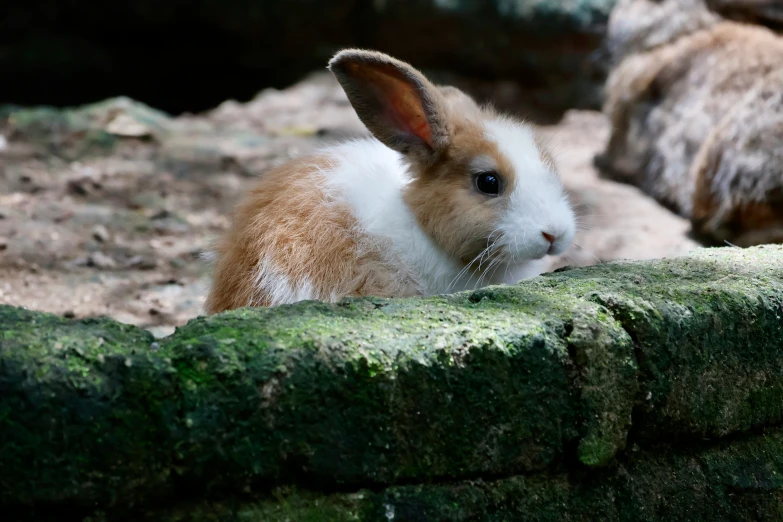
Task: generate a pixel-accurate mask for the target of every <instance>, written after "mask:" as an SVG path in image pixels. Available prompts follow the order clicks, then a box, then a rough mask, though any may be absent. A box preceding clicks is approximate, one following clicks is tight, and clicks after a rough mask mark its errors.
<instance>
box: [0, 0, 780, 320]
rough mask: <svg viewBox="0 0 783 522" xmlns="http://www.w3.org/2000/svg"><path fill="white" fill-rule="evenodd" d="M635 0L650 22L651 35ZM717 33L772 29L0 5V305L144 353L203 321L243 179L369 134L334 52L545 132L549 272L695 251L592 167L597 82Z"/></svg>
mask: <svg viewBox="0 0 783 522" xmlns="http://www.w3.org/2000/svg"><path fill="white" fill-rule="evenodd" d="M651 3H652V4H656V5H658V4H660V6H659V7H660V8H661V9H663V11H658V16H659V17H660V18H659V19H658V20H663V21H666V24H658V25H654V24H653V25H651V22H652V21H653V20H655V18H651V17H650V14H649V10H648V8H649V7H650V5H648V4H651ZM694 6H695V7H694ZM667 9H668V11H666V10H667ZM613 10H614V11H613ZM613 13H614V14H613ZM727 16H730V17H733V18H736V19H737V20H742V21H745V22H748V23H752V24H754V25H755V24H766V25H768V26H769V27H771V28H773V29H775V28H776V27H777V24H779V23H780V22H781V20H783V18H782V17H781V16H780V6H779V2H774V1H770V2H765V1H764V0H753V1H751V0H748V1H745V2H743V1H740V0H735V1H730V0H722V1H719V0H713V1H710V2H705V1H704V0H682V1H678V2H672V1H671V0H662V1H658V2H652V0H620V1H619V2H616V1H615V0H564V1H558V2H555V1H552V0H492V1H483V0H482V1H479V0H398V1H393V0H373V1H366V2H359V1H351V0H334V1H329V2H326V1H312V0H310V1H308V0H286V1H283V0H278V1H272V0H224V1H222V2H215V1H213V0H201V1H195V2H182V1H174V0H173V1H170V2H151V1H149V0H130V1H128V2H120V3H117V2H113V3H111V2H110V3H103V4H95V5H93V4H85V3H82V2H75V1H73V0H57V1H54V0H28V1H27V2H24V3H22V2H6V3H4V4H3V5H2V6H0V78H2V79H3V80H2V81H0V105H1V107H0V303H9V304H14V305H20V306H27V307H29V308H33V309H38V310H46V311H52V312H56V313H60V314H66V315H68V316H77V317H84V316H93V315H103V314H106V315H111V316H113V317H115V318H117V319H119V320H121V321H125V322H129V323H133V324H138V325H142V326H144V327H147V328H149V329H150V330H152V331H153V332H154V333H156V334H159V335H164V334H167V333H169V332H171V331H172V330H173V328H174V327H175V326H176V325H180V324H183V323H184V322H186V321H187V320H188V319H190V318H192V317H194V316H196V315H198V314H199V313H201V305H202V302H203V296H204V292H205V288H206V284H207V281H208V279H207V277H208V266H207V264H206V263H205V262H204V261H203V260H202V259H201V254H202V253H203V252H204V251H205V250H207V249H209V247H210V245H211V244H212V242H213V241H214V239H215V238H216V237H217V236H218V235H219V234H220V233H221V232H222V231H224V230H225V229H226V227H227V226H228V223H229V219H230V213H231V209H232V207H233V205H234V203H235V202H236V200H237V198H238V197H239V195H240V194H241V193H242V192H243V191H245V190H247V188H248V187H249V186H250V185H251V184H252V182H253V179H254V178H255V177H256V176H259V175H263V172H264V171H265V170H266V169H268V168H269V167H271V166H273V165H275V164H277V163H279V162H282V161H285V160H287V159H288V158H290V157H293V156H296V155H299V154H303V153H306V152H308V151H309V150H311V149H312V148H314V147H316V146H318V145H321V144H324V143H328V142H330V141H331V140H335V139H340V138H344V137H347V136H358V135H363V134H366V130H365V129H364V128H363V127H362V125H361V124H360V122H359V121H358V118H357V117H356V116H355V114H354V113H353V111H352V109H351V107H350V105H348V102H347V100H346V99H345V96H344V94H343V93H342V91H341V90H340V88H339V86H338V85H337V83H336V82H335V81H334V79H333V78H332V77H331V76H330V75H329V74H327V73H326V72H325V64H326V62H327V60H328V58H329V57H330V56H331V55H332V53H334V52H335V51H336V50H337V49H339V48H341V47H345V46H360V47H367V48H375V49H379V50H381V51H384V52H388V53H391V54H393V55H395V56H397V57H399V58H401V59H404V60H407V61H410V62H411V63H413V64H414V65H415V66H417V67H420V68H422V69H423V70H424V71H425V72H426V73H428V74H430V75H431V76H432V77H433V78H434V79H436V80H437V81H439V82H445V83H452V84H454V85H457V86H459V87H461V88H463V89H465V90H467V91H468V92H470V93H471V94H473V95H474V96H476V97H477V98H479V99H480V100H482V101H492V102H493V103H495V105H497V106H498V107H500V108H502V109H504V110H507V111H511V112H513V113H515V114H518V115H520V116H522V117H525V118H527V119H529V120H530V121H532V122H534V123H535V124H537V125H538V126H539V127H540V130H541V132H542V133H543V134H544V135H545V136H546V137H547V139H549V141H550V143H551V144H552V146H553V147H554V152H555V155H556V157H557V161H558V163H559V166H560V169H561V171H562V173H563V177H564V181H565V184H566V186H567V189H568V190H569V192H570V194H571V195H572V199H573V201H574V204H575V205H576V208H577V213H578V214H579V216H580V221H581V229H582V230H581V231H580V233H579V234H578V237H577V239H576V244H575V245H574V247H573V248H572V250H571V251H569V252H568V253H567V254H566V255H564V256H561V257H560V258H558V259H555V260H553V262H552V268H556V267H558V266H562V265H565V264H572V265H586V264H592V263H598V262H601V261H605V260H610V259H617V258H631V259H644V258H653V257H666V256H674V255H678V254H680V253H683V252H685V251H687V250H689V249H692V248H694V247H696V246H698V243H697V242H696V241H694V240H693V239H692V238H691V237H690V232H691V223H690V222H689V220H688V217H687V216H682V215H678V214H677V213H675V212H672V211H670V210H667V208H665V207H664V206H663V205H662V204H660V203H659V202H658V201H656V199H654V197H653V196H654V194H653V196H650V195H648V193H650V191H649V190H647V189H646V188H645V187H644V184H643V183H635V184H636V185H638V186H639V187H641V188H637V186H634V182H633V180H628V179H624V180H622V181H623V182H624V183H619V182H617V181H613V180H611V179H608V178H605V177H603V176H602V175H599V172H598V171H597V170H596V168H595V167H594V159H595V157H596V156H597V155H600V154H601V153H604V152H606V145H607V143H608V141H609V139H610V135H611V131H612V126H611V125H610V123H609V120H608V119H607V117H606V116H604V115H603V114H602V113H601V112H600V111H601V107H602V105H603V104H604V98H605V95H604V82H605V81H606V78H607V75H609V74H610V72H611V71H612V70H613V69H614V68H615V67H617V66H618V64H619V63H621V62H622V60H623V59H624V58H626V57H627V56H630V55H632V54H635V53H639V52H643V51H647V50H650V49H653V48H656V47H657V46H661V45H666V44H667V42H668V41H669V40H667V38H670V37H671V35H673V34H679V33H681V32H682V33H686V32H688V31H691V30H693V28H698V27H703V26H705V27H706V26H707V25H709V24H713V23H715V22H716V20H722V19H723V18H724V17H727ZM610 17H611V18H610ZM610 20H611V22H612V24H611V25H612V27H614V28H615V29H614V31H610V32H611V35H610V36H611V37H610V38H608V39H607V27H608V26H609V22H610ZM660 34H664V35H665V37H661V36H660ZM640 35H641V37H640ZM640 42H641V45H639V44H640ZM686 87H687V86H686ZM599 164H600V162H599Z"/></svg>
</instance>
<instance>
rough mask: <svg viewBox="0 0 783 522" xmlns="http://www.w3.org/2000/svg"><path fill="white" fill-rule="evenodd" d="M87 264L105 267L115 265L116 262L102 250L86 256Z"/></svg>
mask: <svg viewBox="0 0 783 522" xmlns="http://www.w3.org/2000/svg"><path fill="white" fill-rule="evenodd" d="M87 266H94V267H95V268H103V269H106V268H114V267H116V266H117V263H116V262H115V261H114V259H112V258H111V257H109V256H107V255H106V254H104V253H102V252H94V253H92V254H90V255H89V256H88V257H87Z"/></svg>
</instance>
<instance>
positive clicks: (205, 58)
mask: <svg viewBox="0 0 783 522" xmlns="http://www.w3.org/2000/svg"><path fill="white" fill-rule="evenodd" d="M614 3H615V0H582V1H574V0H571V1H567V2H560V1H555V0H492V1H476V0H451V1H433V0H409V1H406V2H391V1H385V0H379V1H373V2H356V1H353V0H339V1H336V2H328V3H313V2H311V1H304V0H293V1H291V0H286V1H283V0H265V1H263V2H258V1H255V0H252V1H251V0H232V1H230V2H216V1H214V0H211V1H207V2H201V3H199V4H198V5H194V4H192V3H191V2H184V1H183V0H179V1H177V0H174V1H172V2H169V3H167V4H166V5H165V6H163V5H157V4H156V5H152V4H148V3H146V2H144V1H140V0H132V1H130V2H128V3H123V4H118V5H113V6H105V7H101V8H100V9H97V10H95V9H88V8H87V7H84V6H79V5H73V6H69V7H68V8H67V9H66V8H65V7H63V5H62V4H61V3H58V2H56V1H54V0H30V2H26V3H18V4H14V5H13V6H9V7H8V9H7V11H6V12H4V16H3V17H2V19H0V32H2V34H6V35H8V39H9V41H8V43H7V44H6V45H7V49H8V51H7V52H5V53H3V54H2V55H0V76H3V77H10V76H11V75H13V77H14V78H15V81H14V82H13V83H12V84H9V85H5V86H4V93H5V96H4V97H5V100H0V102H2V101H8V100H14V101H15V102H16V103H21V104H25V105H31V104H38V103H41V102H44V103H54V104H57V105H78V104H81V103H85V102H88V101H91V100H94V99H98V98H103V97H106V96H107V95H110V94H109V93H120V92H122V93H126V94H128V95H129V96H132V97H134V98H136V99H140V100H143V101H145V102H146V103H149V104H151V105H153V106H156V107H163V108H165V109H166V110H168V111H170V112H173V113H176V112H181V111H186V110H190V111H200V110H206V109H208V108H210V107H213V106H215V105H217V104H218V103H220V102H222V101H223V100H225V99H226V98H229V97H237V98H244V99H247V98H249V97H251V96H252V94H253V93H254V92H255V91H257V90H258V89H261V88H263V87H267V86H275V87H282V86H285V85H288V84H290V83H293V82H295V81H297V80H299V79H300V78H301V77H302V76H304V75H305V74H307V73H309V72H310V71H312V70H314V69H323V68H324V67H325V65H326V63H327V61H328V59H329V57H330V56H331V55H332V54H333V53H334V52H335V51H336V50H338V49H339V48H343V47H365V48H377V49H379V50H382V51H384V52H388V53H390V54H393V55H395V56H397V57H399V58H400V59H403V60H406V61H411V62H412V63H414V64H416V65H417V66H420V67H425V68H439V69H447V70H449V71H452V72H455V73H460V74H463V75H467V76H473V77H478V78H482V79H487V80H495V79H498V78H507V79H512V80H515V81H519V82H520V83H522V84H524V85H526V86H527V87H529V89H530V90H531V91H532V95H533V96H535V97H536V99H537V102H539V103H542V104H545V105H547V106H549V107H550V108H551V109H553V110H562V109H564V108H567V107H570V106H580V107H589V106H594V105H595V104H596V103H597V102H598V98H597V96H598V95H599V91H600V85H601V83H602V81H603V76H602V73H601V72H600V70H593V67H592V64H591V60H592V53H593V52H594V51H595V49H596V48H598V46H599V45H600V41H601V37H602V34H603V31H604V26H605V23H606V19H607V17H608V15H609V12H610V10H611V8H612V6H613V5H614ZM41 12H46V13H52V16H48V17H43V18H42V17H38V16H34V15H33V14H34V13H41ZM183 16H184V18H183ZM107 19H111V20H117V21H118V25H117V26H116V29H117V31H120V32H121V33H122V35H123V38H124V40H123V41H126V42H134V41H135V40H143V41H154V42H156V43H155V52H154V53H150V52H148V49H147V48H145V47H144V46H143V45H136V44H134V43H127V44H118V43H117V40H116V39H115V38H114V37H113V36H111V37H110V36H108V35H106V33H105V20H107ZM176 28H180V29H182V30H179V29H176ZM184 28H187V30H185V29H184ZM205 34H209V35H212V36H213V38H212V39H211V40H210V41H209V42H208V43H207V41H206V40H204V39H203V35H205ZM403 35H404V36H403ZM553 41H554V42H555V43H554V44H553ZM172 64H177V66H176V67H172ZM52 78H57V79H58V81H57V89H54V90H53V89H52V88H51V81H52ZM84 78H89V82H85V81H84ZM124 128H125V129H126V130H127V128H128V127H127V126H125V127H124ZM134 128H136V129H141V127H138V126H136V125H135V124H134ZM132 132H133V133H136V132H142V131H141V130H134V131H132Z"/></svg>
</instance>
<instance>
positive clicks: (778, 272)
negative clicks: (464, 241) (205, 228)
mask: <svg viewBox="0 0 783 522" xmlns="http://www.w3.org/2000/svg"><path fill="white" fill-rule="evenodd" d="M781 261H783V247H766V248H754V249H747V250H739V249H728V248H727V249H713V250H704V251H700V252H697V253H695V254H693V255H691V256H688V257H685V258H682V259H676V260H660V261H648V262H636V263H612V264H606V265H600V266H595V267H590V268H584V269H578V270H577V269H572V270H564V271H560V272H557V273H554V274H548V275H546V276H544V277H540V278H535V279H533V280H530V281H525V282H522V283H520V284H519V285H515V286H499V287H490V288H486V289H482V290H480V291H476V292H466V293H462V294H456V295H451V296H441V297H431V298H423V299H369V298H368V299H352V300H346V301H345V302H343V303H340V304H337V305H327V304H323V303H315V302H305V303H299V304H296V305H288V306H280V307H276V308H270V309H255V310H251V309H245V310H236V311H232V312H227V313H224V314H220V315H217V316H212V317H208V318H198V319H196V320H193V321H191V322H190V323H189V324H188V325H186V326H184V327H182V328H179V329H178V330H177V332H176V333H175V334H174V335H172V336H170V337H168V338H166V339H163V340H160V341H158V342H157V343H153V339H152V338H151V336H150V335H149V334H147V333H145V332H143V331H141V330H138V329H136V328H133V327H129V326H125V325H120V324H118V323H116V322H113V321H111V320H108V319H96V320H91V321H67V320H65V319H61V318H57V317H54V316H51V315H46V314H37V313H33V312H28V311H24V310H18V309H14V308H9V307H2V308H0V324H2V325H3V328H2V330H1V331H2V335H1V336H0V422H2V423H4V424H3V426H4V427H5V428H6V429H3V430H0V447H2V448H3V451H0V468H2V469H3V474H2V476H1V477H0V482H2V486H3V487H2V488H0V503H5V504H9V503H10V504H14V505H23V504H28V503H36V504H47V503H49V504H52V505H56V504H57V503H58V502H64V501H68V502H69V505H77V506H94V505H98V506H104V507H107V509H108V508H109V507H111V506H119V507H121V506H128V505H131V504H136V505H142V504H144V503H145V502H152V501H154V500H159V499H160V497H161V496H164V495H166V494H167V491H169V490H168V489H167V488H170V487H173V484H188V485H197V486H198V488H200V490H203V491H205V492H226V491H245V490H252V491H257V489H256V488H258V487H259V486H258V485H259V484H262V485H263V486H262V487H261V488H262V489H263V490H264V491H269V490H270V488H271V487H273V486H276V485H281V484H299V485H302V484H307V485H308V486H309V487H315V488H321V487H329V488H334V487H337V486H339V487H341V488H343V489H346V490H350V489H354V490H356V489H359V488H361V487H363V486H366V485H374V486H377V487H383V488H387V490H388V491H392V490H389V489H388V487H391V486H394V485H396V484H401V483H406V484H426V483H437V484H446V483H451V482H452V481H456V482H459V481H464V480H466V479H468V478H476V477H485V478H486V477H498V476H513V475H519V474H526V475H530V474H534V475H536V476H538V477H550V478H551V480H550V478H541V479H540V480H541V483H540V484H539V485H538V486H536V488H538V487H539V486H540V487H542V488H544V489H546V490H547V491H549V489H547V488H554V490H555V491H561V489H558V488H560V487H561V486H559V485H558V484H561V482H558V480H560V479H557V480H556V479H555V478H556V477H559V476H561V474H562V473H563V471H564V470H566V469H571V468H574V467H575V466H579V467H580V468H579V469H591V468H592V473H594V474H595V475H594V476H596V477H600V476H604V475H606V474H612V473H614V471H613V470H616V469H618V466H624V465H625V464H623V463H624V462H627V461H628V459H629V458H632V457H633V451H630V450H628V449H626V444H627V440H628V437H629V433H632V435H633V440H635V441H636V442H637V443H638V444H639V445H641V447H643V448H645V449H650V448H654V447H656V446H657V445H663V446H664V447H669V446H672V445H676V444H680V443H684V442H687V441H688V440H691V441H697V440H701V439H702V438H705V437H709V438H715V437H722V436H724V435H728V434H732V435H734V436H738V435H740V434H742V433H745V432H749V431H751V430H755V429H759V428H760V427H763V426H767V425H771V424H774V423H779V422H781V420H783V419H782V418H781V406H780V403H781V402H780V400H779V399H780V397H781V396H782V395H783V370H782V369H781V366H780V364H779V361H780V350H781V346H782V345H783V319H782V317H783V304H782V303H783V263H782V262H781ZM632 421H633V425H631V422H632ZM574 449H575V450H576V451H575V452H574V451H573V450H574ZM629 451H630V453H629ZM765 451H766V450H765ZM574 453H575V454H574ZM31 462H33V463H35V464H34V465H30V463H31ZM645 462H646V461H645ZM678 462H679V461H678ZM694 462H695V463H694ZM680 464H682V466H683V470H685V471H683V473H684V475H683V476H685V477H687V476H689V475H688V473H690V472H689V471H687V470H689V469H691V468H693V469H695V470H697V471H698V470H701V469H702V468H703V465H702V464H701V463H700V462H697V461H694V460H693V459H691V458H690V457H689V458H688V459H685V460H682V461H681V462H680ZM666 465H667V466H670V467H673V468H676V465H679V464H678V463H677V462H675V463H669V464H666ZM599 467H602V468H604V469H603V470H597V469H595V468H599ZM667 469H668V468H667ZM650 473H653V472H652V471H651V472H650ZM694 473H696V471H694ZM174 477H176V480H175V479H174ZM694 477H695V475H694ZM531 480H532V479H531ZM585 480H587V479H585ZM694 480H695V478H694ZM525 484H532V482H529V481H526V482H525ZM537 484H538V483H537ZM564 484H565V485H563V486H562V487H564V488H566V490H562V491H565V493H562V494H563V495H566V494H568V495H570V494H571V493H568V491H569V490H568V488H569V487H570V486H569V485H568V483H564ZM561 485H562V484H561ZM411 487H412V486H411ZM422 487H423V486H422ZM515 487H516V486H515ZM519 487H522V486H519ZM524 487H525V488H528V487H530V488H533V486H528V485H526V486H524ZM606 487H609V486H606ZM612 487H614V486H612ZM618 487H619V486H618ZM623 487H624V488H626V489H622V490H617V491H619V492H623V491H625V492H627V491H628V487H630V486H628V487H626V486H623ZM634 487H635V486H634ZM425 489H426V488H425ZM512 489H513V488H512ZM534 489H535V488H534ZM394 491H397V490H394ZM404 491H408V490H406V489H404V488H403V489H401V490H399V492H400V493H399V494H400V495H403V492H404ZM428 491H429V490H428ZM433 491H434V490H433ZM443 491H446V493H443V495H445V496H443V495H442V496H441V497H439V498H442V499H448V498H449V495H451V493H448V492H449V491H451V490H449V489H448V488H447V489H446V490H443ZM466 491H467V490H466ZM469 491H471V492H475V491H476V490H473V489H470V490H469ZM481 491H484V493H481V494H480V495H479V494H478V493H476V495H477V496H475V498H474V497H472V496H471V497H470V498H473V499H474V500H472V501H471V502H474V503H475V505H476V506H481V505H485V503H486V502H489V501H488V500H486V499H487V498H488V497H487V495H490V491H491V492H492V493H491V495H490V496H492V495H495V494H496V492H495V490H494V489H492V488H490V489H488V490H485V489H481ZM514 491H516V490H514ZM526 491H527V490H526ZM531 491H533V490H531ZM536 491H538V490H536ZM590 491H591V493H590V495H596V499H597V500H595V502H596V503H597V504H595V505H593V504H590V506H592V507H590V508H585V510H584V513H585V517H587V516H588V515H589V514H591V512H592V510H593V509H598V510H599V511H600V510H608V511H606V513H610V511H611V509H614V508H615V507H617V506H616V505H614V504H611V503H607V501H606V498H608V497H607V495H609V493H607V491H608V490H604V489H600V488H599V489H597V490H593V489H591V490H590ZM215 494H217V493H215ZM548 494H549V493H548ZM559 494H560V493H558V495H559ZM580 494H581V493H580ZM585 494H587V493H585ZM617 494H618V495H619V494H620V493H617ZM622 494H626V493H622ZM627 494H629V495H630V494H631V493H627ZM633 494H634V495H635V494H636V493H633ZM639 494H641V493H639ZM466 495H467V493H466ZM470 495H473V493H470ZM509 495H511V493H509ZM531 495H534V496H535V495H539V493H535V492H532V493H531ZM541 495H543V493H541ZM552 495H555V493H552ZM612 495H614V493H612ZM403 496H404V495H403ZM373 498H377V497H373ZM416 498H418V497H416ZM493 498H494V497H493ZM504 498H505V497H504ZM541 498H542V499H544V498H555V499H556V500H551V503H550V504H547V503H544V504H540V505H539V504H536V503H535V502H533V501H534V500H535V498H533V499H532V500H531V502H532V503H531V504H529V506H531V507H529V509H537V510H543V511H542V512H546V510H547V509H552V510H553V511H552V513H555V514H556V513H559V512H560V511H558V510H559V509H560V507H558V506H560V505H561V504H562V502H561V501H560V500H558V499H559V498H560V497H557V495H555V496H554V497H552V496H549V497H544V496H542V497H541ZM634 498H636V497H634ZM639 498H641V497H639ZM705 498H709V496H707V497H705ZM748 498H750V497H748ZM754 498H755V497H754ZM373 502H375V501H373ZM416 502H418V500H417V501H416ZM449 502H451V501H447V500H442V501H441V500H439V501H438V502H437V506H440V507H437V509H446V508H445V507H442V506H446V505H450V504H449ZM454 502H456V500H454ZM493 502H494V501H493ZM503 502H511V501H510V500H504V501H503ZM520 502H521V501H520ZM536 502H537V501H536ZM542 502H544V501H543V500H542ZM546 502H550V501H549V500H547V501H546ZM591 502H592V501H591ZM635 502H636V501H635ZM638 502H641V500H640V501H638ZM638 502H637V504H638ZM645 502H646V501H645ZM650 502H653V500H650ZM748 502H750V503H753V502H755V501H752V500H748ZM482 503H484V504H482ZM382 504H383V503H381V504H377V505H376V504H373V506H375V507H373V508H372V509H375V508H376V507H377V506H380V505H382ZM486 505H489V504H486ZM526 505H527V504H526ZM618 505H619V504H618ZM635 505H636V504H635ZM639 505H642V504H639ZM754 505H756V504H754ZM547 506H550V507H547ZM595 506H598V507H595ZM612 506H614V507H612ZM278 507H279V506H278ZM275 509H277V508H275ZM368 509H369V508H368ZM379 509H380V508H379ZM400 509H403V508H402V507H401V508H400ZM433 509H436V508H433ZM476 509H479V511H477V512H480V508H479V507H477V508H476ZM481 509H483V508H481ZM493 509H495V508H493ZM515 509H517V508H515ZM518 509H522V508H521V507H520V508H518ZM524 509H528V507H526V508H524ZM575 509H576V508H575ZM634 509H636V508H634ZM656 509H657V508H656ZM759 509H761V507H759ZM770 509H772V508H770ZM443 512H444V513H445V512H446V511H443ZM577 512H579V513H581V511H577ZM510 513H515V512H514V511H511V512H510ZM672 513H674V511H672ZM302 516H304V515H302ZM444 516H445V515H444ZM455 516H456V515H455ZM552 516H553V517H555V515H552ZM580 516H581V515H580ZM607 516H608V515H607ZM613 516H614V515H613ZM574 517H575V519H578V518H579V517H577V516H576V515H574ZM509 518H513V517H511V515H509ZM435 519H437V517H435ZM585 519H587V518H585Z"/></svg>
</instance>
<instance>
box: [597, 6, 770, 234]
mask: <svg viewBox="0 0 783 522" xmlns="http://www.w3.org/2000/svg"><path fill="white" fill-rule="evenodd" d="M678 5H679V6H680V7H681V8H682V11H678V10H677V6H678ZM645 13H646V14H645ZM678 13H679V14H678ZM623 17H633V19H624V18H623ZM689 20H690V21H689ZM667 23H668V24H669V26H668V28H667V27H665V24H667ZM656 24H664V25H656ZM608 38H609V39H608V42H609V44H608V45H610V47H611V46H614V49H615V50H616V52H615V53H614V56H616V57H617V58H618V60H617V63H616V64H615V66H614V68H613V70H612V72H611V74H610V77H609V79H608V81H607V97H606V102H605V106H604V111H605V112H606V114H607V115H608V116H609V118H610V120H611V123H612V135H611V138H610V141H609V143H608V145H607V148H606V150H605V152H604V153H603V154H602V155H600V156H599V157H598V158H596V164H597V165H598V166H599V167H600V168H601V169H602V170H603V172H604V174H605V175H607V176H608V177H611V178H613V179H616V180H619V181H624V182H628V183H632V184H634V185H637V186H639V187H641V188H642V189H643V190H644V191H645V192H647V193H648V194H650V195H652V196H653V197H655V198H656V199H657V200H658V201H659V202H661V203H662V204H664V205H666V206H668V207H669V208H671V209H673V210H674V211H676V212H677V213H679V214H681V215H683V216H685V217H687V218H689V219H690V220H691V222H692V225H693V229H694V232H695V233H696V234H697V235H699V236H702V237H704V238H705V239H709V240H715V241H724V240H726V241H730V242H732V243H734V244H737V245H740V246H749V245H754V244H761V243H773V242H783V37H781V36H779V35H777V34H775V33H774V32H772V31H771V30H769V29H767V28H765V27H760V26H755V25H747V24H741V23H737V22H733V21H725V20H722V19H720V18H717V17H716V15H715V14H714V13H712V12H710V11H709V10H708V9H707V6H706V4H704V3H703V1H702V0H687V1H685V2H677V1H671V0H667V1H663V2H653V1H649V0H628V1H622V0H621V2H620V4H619V5H618V7H617V10H616V11H615V12H613V14H612V20H611V21H610V29H609V37H608ZM623 49H630V52H624V51H623Z"/></svg>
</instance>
